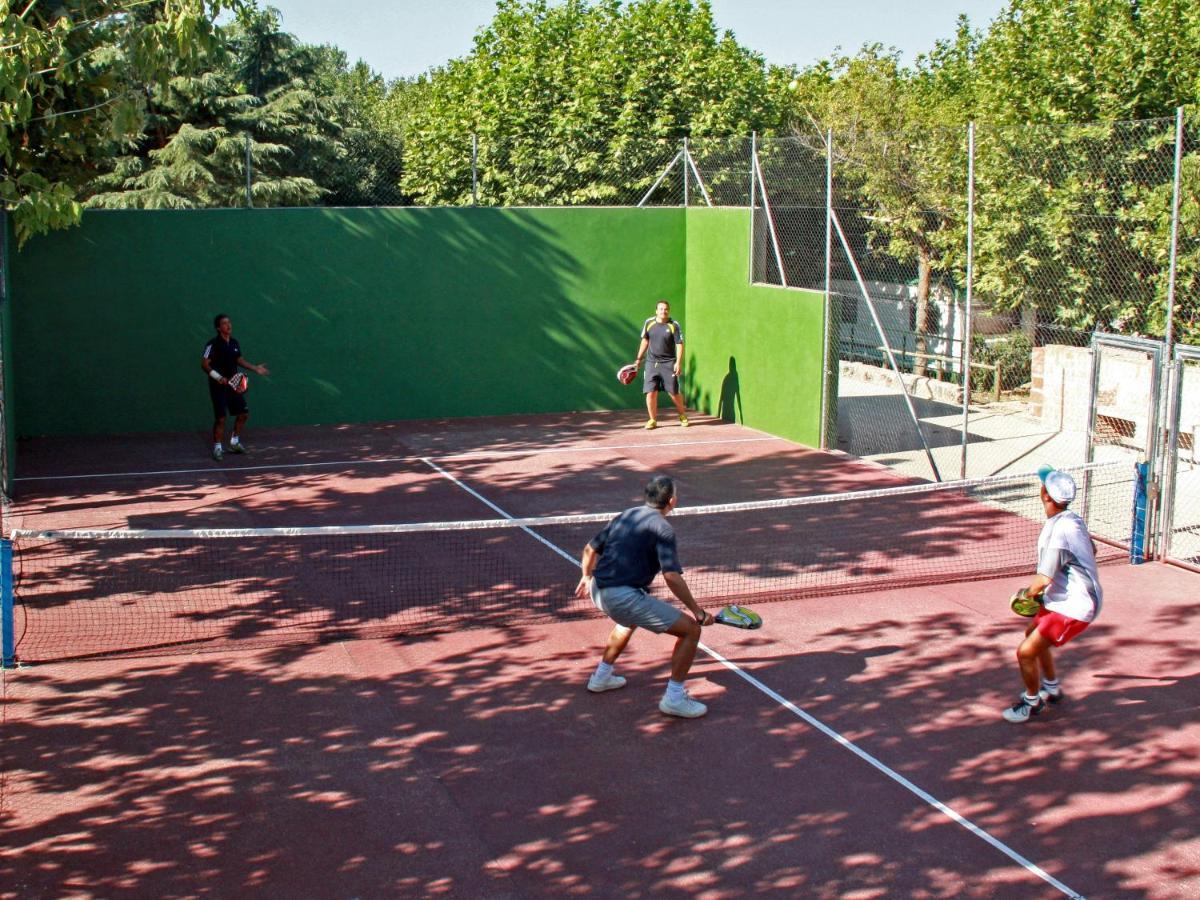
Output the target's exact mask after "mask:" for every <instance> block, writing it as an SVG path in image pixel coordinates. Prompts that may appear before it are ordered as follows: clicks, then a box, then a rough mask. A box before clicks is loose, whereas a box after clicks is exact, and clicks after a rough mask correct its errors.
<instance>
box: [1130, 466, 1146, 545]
mask: <svg viewBox="0 0 1200 900" xmlns="http://www.w3.org/2000/svg"><path fill="white" fill-rule="evenodd" d="M1149 468H1150V465H1149V463H1138V464H1137V465H1136V466H1135V470H1136V472H1137V477H1136V478H1134V480H1133V529H1132V532H1133V533H1132V536H1131V537H1130V539H1129V562H1130V563H1131V564H1133V565H1135V566H1136V565H1139V564H1141V563H1144V562H1145V561H1146V476H1147V475H1148V474H1149Z"/></svg>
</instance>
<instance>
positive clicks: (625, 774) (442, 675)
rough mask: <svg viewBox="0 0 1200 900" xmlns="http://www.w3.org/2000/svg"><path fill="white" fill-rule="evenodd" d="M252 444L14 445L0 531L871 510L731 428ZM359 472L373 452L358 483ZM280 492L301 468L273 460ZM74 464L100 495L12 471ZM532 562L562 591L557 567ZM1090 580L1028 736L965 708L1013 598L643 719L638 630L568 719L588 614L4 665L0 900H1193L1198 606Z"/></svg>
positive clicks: (887, 623) (708, 685)
mask: <svg viewBox="0 0 1200 900" xmlns="http://www.w3.org/2000/svg"><path fill="white" fill-rule="evenodd" d="M626 418H628V419H629V420H632V421H629V422H627V421H625V419H626ZM581 420H582V421H581ZM518 425H519V427H514V426H518ZM255 437H257V438H258V439H259V440H258V442H257V443H256V444H254V445H253V446H254V447H255V452H254V455H253V457H249V458H245V459H239V460H236V461H235V462H234V463H232V464H231V463H230V462H228V461H227V462H226V463H224V464H222V465H220V466H218V465H217V464H215V463H212V464H208V463H207V462H206V461H205V460H204V458H203V451H204V443H203V441H202V440H200V439H198V438H195V437H192V438H187V439H183V438H169V437H164V438H161V439H159V438H150V439H145V440H139V441H138V442H137V445H136V446H137V447H138V451H137V452H138V454H139V457H138V459H137V460H136V461H135V460H130V459H129V458H128V457H127V456H123V455H120V454H112V453H103V454H89V453H87V452H84V451H85V450H86V448H84V446H83V445H82V444H81V445H79V447H72V446H69V445H68V444H67V443H66V442H61V443H59V444H58V445H43V446H38V445H30V446H27V447H24V446H23V447H22V453H23V455H22V458H21V461H22V471H21V474H22V476H25V477H29V478H30V479H31V480H28V481H22V482H19V489H20V493H19V496H18V498H17V507H16V509H15V510H14V513H15V515H16V517H19V518H20V519H21V523H20V527H25V528H50V527H54V528H64V527H80V526H84V525H87V526H91V527H109V528H111V527H125V526H128V525H132V526H136V527H180V526H183V525H187V526H194V527H209V526H215V525H217V524H230V525H234V524H236V525H238V526H241V525H246V524H254V525H277V524H343V523H346V522H347V521H351V522H360V523H362V522H380V521H425V520H428V519H452V518H486V517H491V516H494V515H496V514H497V513H496V511H495V510H494V509H490V508H488V507H486V506H485V505H484V502H483V501H484V500H487V501H488V502H490V503H492V504H494V505H495V507H499V508H500V509H501V510H503V511H504V512H505V513H508V514H511V515H533V514H539V515H540V514H550V513H559V512H581V511H587V512H594V511H599V510H608V509H618V508H620V507H622V506H625V505H629V504H630V503H632V502H635V501H636V497H637V493H638V490H639V488H640V485H641V483H642V482H643V481H644V480H645V478H646V476H647V474H648V473H650V472H655V471H668V472H670V473H671V474H676V475H677V476H678V477H679V479H680V484H681V494H682V495H683V496H682V502H683V503H685V504H691V503H712V502H728V501H735V500H747V499H762V498H766V497H774V496H780V495H784V496H787V495H801V494H817V493H827V492H830V491H831V490H832V491H837V490H850V489H861V488H863V487H868V486H869V487H874V486H885V485H888V484H895V483H897V481H896V479H895V478H894V476H892V475H891V473H888V472H885V471H881V470H879V469H877V468H874V467H871V466H868V465H866V464H862V463H856V462H854V461H850V460H847V459H846V458H845V457H840V456H837V455H832V454H823V453H818V452H815V451H811V450H806V449H804V448H800V447H797V446H795V445H792V444H789V443H788V442H786V441H780V440H778V439H773V438H770V437H769V436H766V435H761V434H758V433H756V432H753V431H749V430H747V429H740V428H737V427H735V426H729V425H722V424H719V423H715V422H703V421H702V422H701V423H698V424H697V426H695V427H693V428H690V429H687V430H684V429H677V428H670V429H668V428H664V429H662V430H660V431H657V432H652V433H645V432H642V431H641V430H640V429H639V428H637V421H636V416H633V415H626V416H619V415H616V414H600V415H593V414H588V415H586V416H582V417H575V418H567V417H538V418H535V419H525V420H512V421H508V420H494V421H492V422H477V423H460V424H455V425H454V426H451V425H450V424H449V423H442V424H434V423H405V424H400V425H395V426H372V427H370V428H363V429H357V430H356V429H352V428H349V427H346V428H342V429H338V430H337V432H336V433H335V438H336V440H335V441H334V442H333V444H332V445H331V444H327V443H321V442H319V441H318V440H316V439H315V437H314V436H313V435H312V434H311V433H309V434H308V435H305V434H300V433H292V434H284V433H270V432H266V431H263V432H261V433H256V434H255ZM306 440H307V443H306ZM337 441H341V443H338V442H337ZM309 444H311V445H312V446H309ZM668 445H674V446H668ZM80 448H83V449H80ZM185 451H186V452H185ZM389 457H396V458H404V459H403V461H400V462H395V463H387V462H367V461H365V460H371V459H374V460H383V459H385V458H389ZM422 458H427V459H429V460H430V462H432V463H434V464H435V465H436V466H437V469H435V468H433V467H431V466H429V465H428V464H427V463H423V462H421V460H422ZM114 461H117V462H120V463H121V465H122V466H123V467H125V468H118V467H116V466H113V465H112V464H113V462H114ZM343 461H350V462H354V463H355V464H354V465H343V464H342V463H343ZM133 462H136V463H137V465H138V466H139V468H138V469H134V468H129V467H128V466H129V465H130V464H131V463H133ZM194 462H195V463H197V464H192V463H194ZM299 462H305V463H308V462H318V463H329V464H330V465H328V466H326V467H325V468H326V469H328V471H324V472H321V471H320V469H319V468H318V470H317V471H312V470H310V469H304V468H291V469H285V468H282V467H283V466H289V465H292V466H294V465H296V464H297V463H299ZM105 465H106V466H107V467H106V468H99V467H101V466H105ZM251 466H253V467H254V468H251ZM260 466H261V467H262V468H258V467H260ZM88 467H90V471H91V472H92V473H94V474H95V475H98V476H100V477H90V476H89V477H87V478H78V479H71V480H62V479H49V478H45V479H43V476H50V475H84V474H87V472H88V471H89V468H88ZM180 469H196V470H198V471H195V472H180V471H178V470H180ZM163 470H173V471H174V474H170V475H166V474H156V475H151V474H142V475H129V474H125V475H122V476H120V477H118V475H120V473H122V472H124V473H129V472H133V471H141V472H147V473H148V472H150V471H156V472H162V471H163ZM438 470H441V471H440V472H439V471H438ZM441 473H445V474H441ZM431 475H432V476H433V477H430V476H431ZM447 476H452V477H453V478H454V479H458V481H454V480H451V478H450V477H447ZM680 521H681V523H682V519H681V520H680ZM680 531H681V536H682V535H683V529H682V527H681V528H680ZM572 537H574V535H572ZM555 538H556V539H559V540H561V541H562V544H563V546H562V547H561V548H560V549H562V550H563V552H564V553H565V554H566V555H569V556H575V555H578V552H579V549H580V548H579V547H576V546H566V543H567V541H566V539H565V538H559V536H558V535H555ZM744 539H745V538H744V536H740V535H733V534H731V535H729V537H728V541H729V543H731V544H735V545H736V543H737V541H738V540H744ZM706 540H709V541H711V536H708V537H706ZM681 541H682V544H681V552H683V553H684V555H685V563H686V562H687V552H688V545H687V543H686V539H685V538H683V537H681ZM529 543H530V544H531V545H533V546H534V548H535V549H534V550H531V551H530V557H529V558H530V559H536V560H538V561H539V565H540V566H542V567H543V568H544V571H545V572H546V577H547V580H548V581H553V582H555V583H561V584H567V585H570V583H571V581H572V578H573V577H574V572H573V570H572V568H571V566H570V564H569V563H568V562H567V560H565V559H563V558H562V557H561V556H559V555H556V554H555V553H554V552H553V551H552V550H550V549H548V548H546V547H544V546H542V545H540V544H537V543H536V542H535V541H534V540H533V539H532V538H530V539H529ZM580 544H581V542H580ZM705 546H706V548H707V549H708V550H714V549H715V548H716V543H715V542H710V543H708V544H705ZM1029 553H1030V557H1031V558H1032V556H1033V550H1032V546H1031V547H1030V550H1029ZM535 554H541V555H535ZM1102 577H1103V580H1104V584H1105V589H1106V603H1105V608H1104V612H1103V615H1102V617H1101V618H1100V620H1098V621H1097V623H1096V624H1095V625H1093V626H1092V627H1091V628H1090V629H1089V630H1088V632H1087V633H1086V634H1084V635H1083V636H1082V637H1080V638H1079V639H1077V641H1075V642H1074V643H1072V644H1071V645H1070V646H1069V647H1067V648H1065V649H1064V650H1063V651H1061V653H1059V654H1058V655H1057V659H1058V660H1059V663H1060V671H1061V676H1062V679H1063V683H1064V687H1065V690H1066V691H1067V694H1068V698H1067V700H1066V701H1065V702H1064V703H1063V704H1061V705H1059V706H1057V707H1055V708H1053V709H1052V710H1051V711H1049V712H1048V713H1046V714H1045V715H1043V716H1041V717H1039V718H1038V719H1035V720H1034V721H1032V722H1031V723H1030V724H1028V725H1025V726H1013V725H1009V724H1007V723H1005V722H1003V721H1002V720H1001V719H1000V716H999V712H1000V710H1001V709H1002V708H1003V707H1004V706H1005V705H1007V704H1009V703H1011V702H1012V700H1013V699H1014V698H1015V696H1016V694H1017V693H1018V691H1019V687H1020V686H1019V680H1018V678H1017V675H1016V670H1015V663H1014V660H1013V651H1014V649H1015V646H1016V644H1017V642H1018V641H1019V638H1020V634H1021V626H1022V624H1023V622H1022V620H1018V619H1016V618H1015V617H1013V616H1012V615H1011V614H1009V613H1008V612H1007V609H1006V604H1005V598H1006V597H1007V595H1008V594H1009V593H1010V592H1011V591H1012V590H1013V588H1015V587H1016V586H1018V585H1019V584H1020V583H1021V579H1014V578H1006V579H1000V580H991V581H982V580H972V581H965V582H961V583H948V584H935V585H926V586H923V587H913V588H903V589H901V588H896V589H892V590H889V591H886V592H875V593H850V594H840V595H836V596H831V597H826V598H821V597H810V598H807V599H801V600H795V601H784V602H774V603H768V604H764V605H763V606H761V607H759V611H760V612H761V613H762V614H763V617H764V619H765V622H766V624H765V625H764V627H763V628H762V629H761V630H759V631H754V632H744V631H738V630H736V629H730V628H722V627H718V626H712V627H710V628H708V629H706V631H705V644H706V647H707V648H709V651H707V652H701V653H700V654H699V655H698V657H697V663H696V666H695V667H694V669H693V673H692V679H691V681H690V684H689V687H690V689H691V690H692V692H693V693H694V694H695V695H696V696H697V698H698V699H701V700H703V701H704V702H706V703H708V704H709V705H710V713H709V715H708V716H707V717H706V718H704V719H701V720H697V721H691V722H688V721H679V720H673V719H668V718H666V717H664V716H662V715H661V714H660V713H659V712H658V710H657V701H658V698H659V696H660V695H661V692H662V688H663V683H664V679H665V677H666V669H667V665H666V661H667V656H668V655H669V652H670V647H671V640H670V639H669V638H667V637H657V636H654V635H650V634H638V635H636V636H635V638H634V640H633V643H632V645H631V647H630V649H629V651H628V652H627V653H626V655H625V656H624V657H623V658H622V661H621V663H620V664H619V666H618V671H620V672H621V673H623V674H625V675H626V676H628V677H629V679H630V681H629V685H628V686H627V687H626V688H625V689H623V690H621V691H614V692H611V693H607V694H602V695H591V694H589V693H587V691H586V690H584V687H583V685H584V683H585V682H586V680H587V676H588V674H589V673H590V671H591V669H592V668H593V667H594V665H595V661H596V658H597V656H598V653H599V649H600V647H601V645H602V643H603V641H604V638H605V636H606V634H607V630H608V626H607V624H606V622H605V620H603V619H601V618H599V617H597V616H595V615H592V616H584V617H571V618H566V619H563V620H560V621H554V620H553V619H547V620H544V621H539V622H537V623H533V624H531V623H519V624H512V625H509V626H508V627H497V625H496V623H495V621H489V622H486V623H484V624H478V625H477V626H476V627H469V626H470V625H471V623H461V622H456V623H455V627H454V628H453V629H451V630H449V631H445V632H442V633H422V634H410V633H406V632H405V631H404V630H403V629H401V630H400V631H399V632H397V633H392V634H385V635H380V636H378V637H373V638H366V639H363V638H360V639H354V640H333V641H330V642H327V643H320V644H314V643H303V642H281V643H279V644H278V645H276V646H266V647H261V646H250V647H249V648H248V649H242V648H240V647H238V646H237V645H231V646H227V647H222V648H221V649H220V650H219V652H216V651H210V652H197V651H196V650H194V649H188V648H186V647H182V648H177V649H176V651H175V652H172V653H169V654H165V655H157V656H146V655H142V656H136V657H132V658H106V659H97V660H90V661H76V662H61V663H52V664H44V665H32V666H28V667H25V668H20V669H17V670H15V671H8V672H6V673H5V674H4V694H5V704H4V722H3V735H2V742H0V763H2V765H3V768H2V770H0V772H2V774H0V779H2V780H0V828H2V829H3V833H4V841H3V844H2V849H0V896H3V897H10V896H11V897H43V896H44V897H59V896H87V895H95V896H108V895H113V894H117V893H129V894H132V895H136V896H200V895H209V896H246V895H258V896H266V895H272V896H305V897H395V896H404V897H425V896H453V897H538V896H597V897H648V896H652V895H653V896H659V895H666V896H697V897H712V898H720V897H750V896H760V895H767V896H780V897H797V896H814V897H825V896H858V897H876V896H979V897H984V896H986V897H993V896H1013V897H1052V896H1060V895H1062V894H1064V893H1067V894H1071V893H1078V894H1081V895H1086V896H1089V897H1106V896H1131V897H1146V896H1149V897H1175V896H1189V895H1190V896H1195V895H1197V893H1200V825H1198V824H1197V823H1198V821H1200V804H1198V803H1197V799H1196V788H1197V780H1198V775H1200V754H1197V752H1196V748H1197V746H1200V717H1198V716H1197V712H1198V711H1200V691H1198V689H1197V688H1198V686H1200V685H1198V681H1200V678H1198V676H1200V606H1198V604H1197V599H1198V598H1200V577H1198V576H1196V575H1194V574H1192V573H1189V572H1185V571H1182V570H1179V569H1175V568H1171V567H1168V566H1164V565H1160V564H1148V565H1143V566H1136V567H1134V566H1128V565H1121V564H1109V565H1106V566H1104V568H1103V570H1102ZM722 660H726V661H727V663H726V662H723V661H722Z"/></svg>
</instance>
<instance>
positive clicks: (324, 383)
mask: <svg viewBox="0 0 1200 900" xmlns="http://www.w3.org/2000/svg"><path fill="white" fill-rule="evenodd" d="M684 223H685V211H684V210H682V209H612V208H608V209H603V208H585V209H486V208H479V209H411V208H409V209H271V210H197V211H183V212H180V211H161V212H147V211H120V212H108V211H94V212H87V213H85V214H84V217H83V224H82V226H81V227H80V228H76V229H70V230H67V231H62V232H56V233H54V234H51V235H48V236H46V237H40V238H36V239H34V240H31V241H30V242H29V243H28V244H27V245H26V247H25V248H24V249H23V250H22V251H21V252H20V253H19V254H17V255H16V256H15V257H14V259H13V261H12V262H13V265H12V297H13V300H14V303H13V330H14V336H15V341H14V343H15V348H16V354H17V356H16V358H17V359H18V360H19V361H20V365H18V366H17V369H16V384H15V394H16V400H17V403H16V411H17V427H18V431H19V434H20V435H21V436H33V435H63V434H99V433H113V432H132V431H174V430H191V429H196V430H203V429H206V428H207V426H208V424H209V421H210V419H211V412H210V409H209V405H208V392H207V390H206V389H205V381H204V376H203V374H202V373H201V371H200V354H201V351H202V349H203V346H204V342H205V341H206V340H208V338H209V337H210V336H211V335H212V333H213V329H212V324H211V323H212V317H213V315H214V314H216V313H218V312H226V313H228V314H229V315H230V317H231V318H232V320H233V326H234V335H235V336H236V337H237V338H238V339H239V341H240V342H241V345H242V350H243V353H244V355H245V356H246V358H247V359H249V360H250V361H252V362H255V363H265V364H267V365H268V366H269V367H270V369H271V375H270V376H269V377H268V378H259V377H256V376H253V375H252V376H251V389H250V393H249V395H248V399H249V401H250V408H251V410H252V413H253V415H252V421H253V422H254V423H255V424H257V425H260V426H261V425H282V424H308V423H314V424H315V423H331V422H356V421H373V420H395V419H411V418H428V417H442V416H448V417H449V416H473V415H485V414H487V415H499V414H506V413H535V412H555V411H565V410H579V409H614V408H625V407H632V406H637V405H640V397H639V396H637V395H636V394H633V393H631V392H630V391H629V390H628V389H621V386H620V385H619V384H618V383H617V381H616V379H615V378H614V375H613V373H614V372H615V370H616V368H617V366H618V365H619V364H620V363H622V362H625V361H628V360H629V359H630V358H631V357H632V356H633V352H634V350H635V349H636V347H637V339H638V336H637V329H638V326H639V325H640V324H641V322H642V320H643V319H644V318H645V317H646V316H647V315H650V314H651V313H652V312H653V308H654V302H655V301H656V300H657V299H659V298H666V299H668V300H670V301H671V303H672V306H673V308H674V309H675V310H676V311H677V312H678V311H682V310H683V308H684V306H685V304H684V290H685V268H684V267H685V235H686V228H685V224H684ZM738 243H739V245H740V244H742V243H744V241H741V240H739V242H738ZM6 357H7V354H6Z"/></svg>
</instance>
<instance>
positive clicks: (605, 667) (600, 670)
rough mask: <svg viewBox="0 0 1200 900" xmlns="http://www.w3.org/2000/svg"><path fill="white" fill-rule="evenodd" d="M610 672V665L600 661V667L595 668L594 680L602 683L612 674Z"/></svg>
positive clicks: (611, 668)
mask: <svg viewBox="0 0 1200 900" xmlns="http://www.w3.org/2000/svg"><path fill="white" fill-rule="evenodd" d="M612 670H613V667H612V663H606V662H605V661H604V660H600V665H598V666H596V680H597V681H604V680H605V679H606V678H608V676H610V675H611V674H612Z"/></svg>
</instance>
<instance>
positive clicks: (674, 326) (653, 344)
mask: <svg viewBox="0 0 1200 900" xmlns="http://www.w3.org/2000/svg"><path fill="white" fill-rule="evenodd" d="M642 337H643V338H646V339H647V340H649V341H650V348H649V349H650V361H651V362H674V361H675V345H676V344H682V343H683V329H682V328H680V327H679V323H678V322H676V321H675V320H674V319H667V321H666V322H665V323H663V322H659V321H658V319H656V318H654V317H653V316H651V317H650V318H649V319H647V320H646V322H645V324H643V325H642Z"/></svg>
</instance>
